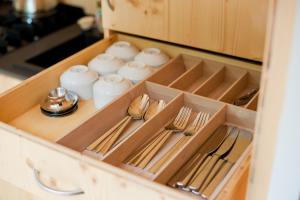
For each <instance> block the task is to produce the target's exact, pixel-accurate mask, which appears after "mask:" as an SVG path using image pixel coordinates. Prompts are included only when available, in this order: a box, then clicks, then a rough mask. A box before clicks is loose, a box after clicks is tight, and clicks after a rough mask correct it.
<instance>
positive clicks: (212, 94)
mask: <svg viewBox="0 0 300 200" xmlns="http://www.w3.org/2000/svg"><path fill="white" fill-rule="evenodd" d="M246 73H247V72H246V71H245V70H241V69H238V68H232V67H228V66H225V67H224V68H222V69H221V70H219V71H218V72H217V73H215V74H214V75H213V76H212V77H211V78H210V79H208V80H207V81H206V83H205V84H203V85H202V86H201V87H199V88H198V89H197V90H196V91H195V94H197V95H201V96H206V97H208V98H212V99H216V100H219V99H221V98H222V96H223V95H224V94H225V93H226V92H227V90H228V89H230V87H231V86H232V85H234V84H235V82H236V81H238V80H239V78H241V77H242V76H244V75H245V74H246Z"/></svg>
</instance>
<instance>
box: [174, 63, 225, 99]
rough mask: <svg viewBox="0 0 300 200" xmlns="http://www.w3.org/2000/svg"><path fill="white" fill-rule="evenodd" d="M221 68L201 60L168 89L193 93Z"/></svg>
mask: <svg viewBox="0 0 300 200" xmlns="http://www.w3.org/2000/svg"><path fill="white" fill-rule="evenodd" d="M223 66H224V64H222V63H218V62H213V61H209V60H202V61H201V63H200V64H198V65H195V66H194V67H192V68H190V69H189V70H188V71H187V72H186V73H184V74H183V75H182V76H181V77H179V78H178V79H176V80H175V81H173V82H172V83H171V84H170V87H173V88H176V89H179V90H183V91H187V92H191V93H193V92H194V91H195V90H196V91H197V89H198V88H199V87H201V85H202V84H203V83H204V82H205V81H207V80H208V79H209V78H210V77H211V76H213V75H214V74H215V73H217V72H218V71H219V70H221V69H222V67H223Z"/></svg>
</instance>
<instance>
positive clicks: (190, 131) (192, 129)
mask: <svg viewBox="0 0 300 200" xmlns="http://www.w3.org/2000/svg"><path fill="white" fill-rule="evenodd" d="M209 117H210V115H209V113H205V112H199V113H198V114H197V116H196V117H195V119H194V121H193V122H192V123H191V124H190V125H189V126H188V128H187V129H186V130H185V131H184V136H183V137H181V138H180V140H179V141H178V142H177V143H176V144H175V145H174V146H173V147H172V148H171V149H170V150H169V151H168V152H167V153H166V154H165V155H164V156H163V157H162V158H161V159H159V161H157V162H156V163H155V164H154V165H153V166H152V167H151V168H150V170H149V171H150V172H151V173H156V172H157V171H158V170H159V169H160V168H161V166H162V165H163V164H164V163H166V162H167V161H168V160H170V158H172V157H173V156H174V155H175V154H176V152H177V151H178V149H179V148H180V147H182V146H183V145H184V144H185V143H186V142H187V141H188V140H189V137H188V136H192V135H194V134H196V133H197V132H198V131H199V130H200V129H201V128H202V127H203V126H204V125H205V124H206V123H207V121H208V119H209Z"/></svg>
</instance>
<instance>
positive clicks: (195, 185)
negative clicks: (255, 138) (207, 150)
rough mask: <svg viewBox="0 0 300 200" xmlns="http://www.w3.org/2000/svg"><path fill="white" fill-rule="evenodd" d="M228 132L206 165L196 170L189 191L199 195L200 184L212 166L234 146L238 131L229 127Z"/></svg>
mask: <svg viewBox="0 0 300 200" xmlns="http://www.w3.org/2000/svg"><path fill="white" fill-rule="evenodd" d="M229 131H230V132H229V135H228V137H227V138H226V140H225V141H224V142H223V143H222V145H221V146H220V147H219V148H218V150H217V151H216V152H215V153H213V154H212V156H211V157H209V159H210V161H209V162H207V164H206V165H205V166H204V167H202V169H201V170H198V171H197V172H196V174H195V178H194V179H193V181H192V182H191V184H189V189H190V190H191V191H192V192H193V193H195V194H199V193H198V190H199V189H200V188H201V186H202V184H203V183H204V181H205V179H206V178H207V176H208V175H209V173H210V172H211V170H212V169H213V167H214V165H215V164H216V163H217V161H218V160H219V159H220V157H222V156H223V155H225V154H226V153H228V152H229V151H230V150H231V148H232V146H233V145H234V143H235V141H236V139H237V137H238V135H239V129H237V128H235V127H230V129H229Z"/></svg>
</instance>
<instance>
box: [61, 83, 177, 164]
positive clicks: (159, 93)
mask: <svg viewBox="0 0 300 200" xmlns="http://www.w3.org/2000/svg"><path fill="white" fill-rule="evenodd" d="M142 94H147V95H149V97H150V102H151V101H153V100H164V101H165V103H166V104H167V105H168V104H169V103H170V102H172V101H173V99H174V98H175V97H176V96H177V95H179V92H178V91H176V90H172V89H171V90H170V89H169V88H166V87H162V86H160V85H157V84H155V83H150V82H143V83H141V84H139V85H137V86H136V87H134V88H133V89H132V90H130V91H129V92H128V93H126V94H124V95H123V96H122V97H121V98H119V99H118V100H117V101H115V102H113V103H112V104H110V105H109V106H107V107H106V108H104V109H103V110H102V111H101V112H99V113H97V114H96V115H94V116H93V118H91V119H90V120H88V121H87V122H85V123H84V124H82V125H81V126H80V127H78V128H77V129H75V130H74V131H72V132H71V133H70V134H68V135H67V136H66V137H64V138H62V139H61V140H59V141H58V143H59V144H62V145H64V146H66V147H69V148H71V149H74V150H76V151H79V152H84V153H86V154H89V155H93V156H96V157H99V158H100V159H106V157H109V155H110V152H113V151H114V150H115V149H116V148H118V147H119V146H120V145H122V143H123V142H124V141H125V140H126V139H128V138H131V137H133V135H135V133H136V132H138V131H139V129H140V128H141V127H143V126H144V125H145V124H147V123H148V122H149V121H151V119H149V120H148V121H144V120H132V121H131V122H130V124H129V125H128V127H126V128H125V130H124V132H123V133H122V135H121V136H120V137H119V138H118V139H117V141H116V142H115V144H114V145H113V146H112V148H111V151H109V152H107V154H105V155H102V154H101V153H95V152H93V151H89V150H87V147H88V146H89V145H91V144H92V143H93V142H94V141H95V140H97V139H98V138H99V137H101V136H102V135H103V134H105V133H106V132H107V131H109V130H110V129H111V128H112V127H114V126H115V125H116V124H118V123H119V122H120V121H122V119H124V117H126V116H128V113H127V109H128V107H129V105H130V104H131V102H132V101H133V100H134V99H135V98H137V97H138V96H140V95H142ZM154 117H155V116H154ZM99 122H101V123H99ZM136 142H137V141H136ZM130 148H131V147H129V149H130Z"/></svg>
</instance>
